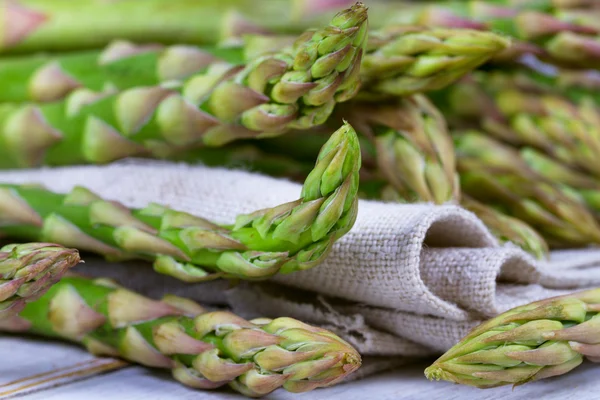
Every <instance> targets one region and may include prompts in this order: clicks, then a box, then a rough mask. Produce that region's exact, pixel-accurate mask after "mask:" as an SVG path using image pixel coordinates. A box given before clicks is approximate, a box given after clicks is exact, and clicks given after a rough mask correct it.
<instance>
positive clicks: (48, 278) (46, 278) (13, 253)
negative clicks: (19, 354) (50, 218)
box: [0, 243, 80, 320]
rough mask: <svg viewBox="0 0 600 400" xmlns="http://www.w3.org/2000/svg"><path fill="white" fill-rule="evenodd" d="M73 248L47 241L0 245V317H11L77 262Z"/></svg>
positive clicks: (76, 255) (1, 318)
mask: <svg viewBox="0 0 600 400" xmlns="http://www.w3.org/2000/svg"><path fill="white" fill-rule="evenodd" d="M79 261H80V259H79V253H78V252H77V250H74V249H66V248H64V247H62V246H58V245H55V244H49V243H26V244H10V245H6V246H3V247H1V248H0V320H4V319H6V318H9V317H12V316H14V315H16V314H18V313H19V312H21V310H22V309H23V308H24V307H25V304H26V303H28V302H30V301H34V300H36V299H37V298H39V297H40V296H41V295H43V294H44V293H45V292H46V291H47V290H48V288H49V287H50V286H52V285H54V284H55V283H56V282H58V280H59V279H60V278H61V277H62V276H63V274H64V273H65V272H67V270H68V269H69V268H71V267H73V266H74V265H76V264H77V263H79Z"/></svg>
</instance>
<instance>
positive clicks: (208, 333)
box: [0, 277, 361, 397]
mask: <svg viewBox="0 0 600 400" xmlns="http://www.w3.org/2000/svg"><path fill="white" fill-rule="evenodd" d="M0 329H1V330H5V331H6V330H9V331H17V332H31V333H34V334H38V335H43V336H50V337H58V338H63V339H67V340H70V341H74V342H79V343H81V344H83V345H84V346H85V347H86V348H87V349H88V351H90V352H91V353H93V354H96V355H110V356H118V357H122V358H124V359H126V360H129V361H132V362H136V363H139V364H142V365H145V366H148V367H154V368H167V369H171V371H172V374H173V377H174V378H175V379H176V380H178V381H179V382H181V383H183V384H184V385H188V386H191V387H193V388H197V389H214V388H218V387H221V386H224V385H228V386H229V387H230V388H232V389H234V390H236V391H238V392H240V393H242V394H244V395H246V396H251V397H259V396H264V395H267V394H269V393H271V392H272V391H274V390H276V389H278V388H280V387H282V388H284V389H285V390H288V391H290V392H295V393H299V392H307V391H310V390H313V389H316V388H319V387H325V386H331V385H334V384H335V383H337V382H339V381H341V380H343V379H344V378H345V377H346V376H348V375H349V374H351V373H352V372H354V371H355V370H356V369H358V368H359V367H360V364H361V358H360V355H359V354H358V353H357V352H356V350H355V349H354V348H352V346H350V345H349V344H348V343H346V342H345V341H343V340H342V339H340V338H339V337H337V336H336V335H334V334H333V333H331V332H329V331H326V330H325V329H320V328H317V327H313V326H310V325H307V324H305V323H303V322H300V321H297V320H294V319H291V318H277V319H273V320H272V319H268V318H259V319H254V320H251V321H246V320H244V319H242V318H240V317H238V316H236V315H234V314H232V313H231V312H228V311H213V312H208V311H206V310H205V309H204V308H203V307H201V306H200V305H199V304H196V303H194V302H193V301H191V300H188V299H183V298H179V297H175V296H165V297H164V298H163V299H162V300H161V301H155V300H151V299H149V298H146V297H143V296H141V295H139V294H137V293H135V292H132V291H129V290H127V289H125V288H123V287H120V286H118V285H116V284H115V283H114V282H112V281H109V280H108V279H96V280H91V279H86V278H82V277H66V278H64V279H63V280H61V281H60V282H59V283H58V284H56V285H55V286H54V287H53V288H51V289H50V290H49V291H48V293H46V294H45V295H44V296H43V297H42V298H40V299H39V300H37V301H35V302H32V303H29V304H28V305H27V306H26V307H25V309H24V310H23V311H22V312H21V314H20V316H18V317H14V318H12V319H10V320H8V321H2V322H1V323H0Z"/></svg>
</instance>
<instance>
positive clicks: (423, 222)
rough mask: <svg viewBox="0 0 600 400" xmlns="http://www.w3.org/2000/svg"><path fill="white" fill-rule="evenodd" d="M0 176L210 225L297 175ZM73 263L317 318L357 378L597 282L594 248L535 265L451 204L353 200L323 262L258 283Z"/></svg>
mask: <svg viewBox="0 0 600 400" xmlns="http://www.w3.org/2000/svg"><path fill="white" fill-rule="evenodd" d="M0 182H14V183H29V182H38V183H43V184H44V185H45V186H46V187H48V188H49V189H52V190H55V191H59V192H66V191H68V190H70V189H71V188H72V187H73V186H74V185H84V186H86V187H88V188H89V189H91V190H93V191H95V192H96V193H98V194H100V195H101V196H104V197H106V198H108V199H118V200H120V201H121V202H123V203H124V204H126V205H127V206H130V207H143V206H145V205H146V204H147V203H149V202H158V203H162V204H165V205H168V206H171V207H174V208H177V209H180V210H183V211H187V212H191V213H194V214H196V215H200V216H202V217H205V218H209V219H211V220H213V221H215V222H221V223H231V222H233V219H234V217H235V215H237V214H239V213H246V212H251V211H254V210H256V209H259V208H264V207H270V206H273V205H277V204H280V203H283V202H287V201H291V200H295V199H297V198H298V196H299V194H300V185H298V184H296V183H292V182H288V181H285V180H277V179H273V178H269V177H265V176H261V175H257V174H253V173H248V172H245V171H232V170H226V169H217V168H206V167H203V166H188V165H184V164H172V163H166V162H157V161H145V160H127V161H123V162H120V163H116V164H112V165H109V166H104V167H94V166H90V167H73V168H57V169H42V170H22V171H2V172H0ZM80 270H81V272H86V273H88V274H93V275H104V276H106V275H108V276H113V277H115V278H117V279H119V280H120V281H121V282H122V283H123V284H125V285H127V286H130V287H132V288H134V289H136V290H140V291H142V292H144V293H146V294H148V295H152V296H155V297H160V296H161V295H162V294H164V293H165V292H170V293H175V294H179V295H185V296H188V297H191V298H194V299H196V300H198V301H200V302H202V303H205V304H211V305H216V306H225V307H230V308H232V309H233V310H234V311H235V312H237V313H240V314H242V315H244V316H247V317H253V316H259V315H263V316H281V315H286V316H291V317H296V318H298V319H303V320H305V321H309V322H312V323H315V324H319V325H322V326H325V327H327V328H329V329H332V330H334V331H336V332H337V333H339V334H340V335H342V336H343V337H344V338H346V339H347V340H349V341H350V342H351V343H352V344H354V345H355V346H356V347H357V348H358V350H359V351H360V352H361V353H362V354H363V355H364V356H365V360H366V361H367V362H366V364H365V368H363V369H362V373H361V374H358V375H356V377H360V376H364V375H366V374H369V373H373V372H376V371H378V370H380V369H383V368H389V367H391V366H394V365H396V364H399V363H404V362H407V361H410V359H411V358H414V357H425V356H433V355H435V354H438V353H440V352H442V351H444V350H446V349H448V348H449V347H450V346H452V345H453V344H454V343H455V342H456V341H458V340H459V339H460V338H461V337H462V336H464V335H465V334H466V333H467V331H468V330H469V329H470V328H472V327H473V326H474V325H476V324H477V323H479V322H480V321H481V320H482V319H484V318H486V317H491V316H494V315H496V314H497V313H499V312H502V311H504V310H507V309H509V308H512V307H514V306H517V305H520V304H524V303H527V302H530V301H534V300H538V299H541V298H545V297H550V296H554V295H559V294H563V293H567V292H569V291H574V290H578V289H580V288H584V287H589V286H594V285H598V286H600V250H590V249H587V250H569V251H561V252H555V253H553V254H552V257H551V261H550V262H543V263H542V262H537V261H535V260H533V259H532V258H531V257H530V256H529V255H527V254H526V253H524V252H522V251H521V250H520V249H517V248H514V247H511V246H499V245H498V244H497V242H496V241H495V240H494V238H493V237H492V236H491V235H490V233H489V232H488V231H487V229H486V228H485V227H484V225H483V224H482V223H481V222H480V221H479V220H478V219H477V218H476V217H475V216H474V215H473V214H471V213H469V212H467V211H465V210H463V209H461V208H459V207H456V206H433V205H427V204H413V205H401V204H384V203H379V202H373V201H361V203H360V206H359V215H358V219H357V221H356V224H355V226H354V228H353V229H352V230H351V232H350V233H348V234H347V235H346V236H345V237H344V238H342V239H341V240H340V241H339V242H338V243H337V244H336V245H335V247H334V250H333V251H332V253H331V254H330V256H329V257H328V259H327V260H326V262H325V263H324V264H322V265H321V266H319V267H317V268H314V269H312V270H309V271H303V272H299V273H295V274H291V275H286V276H280V277H277V278H275V279H274V280H272V281H269V282H265V283H258V284H248V283H241V284H238V285H236V286H231V285H230V284H229V283H228V282H226V281H216V282H209V283H205V284H196V285H189V284H185V283H182V282H179V281H177V280H175V279H172V278H169V277H165V276H160V275H157V274H155V273H153V272H152V270H151V269H150V268H149V266H148V265H147V264H145V263H128V264H110V263H106V262H103V261H99V260H97V259H94V258H88V262H87V263H86V264H85V265H84V266H83V267H80Z"/></svg>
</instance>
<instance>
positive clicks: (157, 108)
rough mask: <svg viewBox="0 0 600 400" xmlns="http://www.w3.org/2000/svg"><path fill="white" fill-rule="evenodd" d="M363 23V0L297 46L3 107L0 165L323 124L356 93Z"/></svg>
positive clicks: (143, 150) (105, 157)
mask: <svg viewBox="0 0 600 400" xmlns="http://www.w3.org/2000/svg"><path fill="white" fill-rule="evenodd" d="M367 25H368V24H367V9H366V7H364V6H363V5H362V4H361V3H357V4H356V5H355V6H353V7H352V8H350V9H347V10H344V11H342V12H340V13H339V14H337V15H336V16H335V17H334V18H333V19H332V20H331V23H330V25H329V26H327V27H325V28H323V29H320V30H311V31H309V32H308V33H307V34H304V35H302V36H301V37H300V38H299V39H298V40H297V41H296V42H295V43H294V45H293V46H292V47H291V48H289V49H284V50H282V51H280V52H276V53H272V54H269V55H264V56H260V57H258V58H256V59H253V60H251V61H249V62H248V63H247V64H246V65H245V66H232V65H231V64H228V63H223V62H215V63H211V64H210V65H209V66H208V67H207V68H206V69H205V70H204V71H203V72H201V73H197V74H193V75H192V76H191V77H190V78H188V79H187V80H186V81H185V82H180V81H177V82H174V83H173V84H172V85H161V86H139V87H134V88H131V89H128V90H124V91H122V92H119V93H116V94H110V93H108V94H107V93H92V92H90V91H89V90H87V89H81V90H76V91H75V92H73V93H71V94H70V95H69V96H68V98H67V99H66V100H64V101H61V102H57V103H52V104H45V105H39V106H38V105H35V104H31V105H17V106H15V105H7V104H5V105H2V108H1V109H0V166H2V167H27V166H36V165H39V164H41V163H46V164H50V165H65V164H73V163H86V162H87V163H90V162H91V163H105V162H110V161H112V160H115V159H119V158H123V157H127V156H132V155H149V154H150V155H152V154H154V155H157V154H161V153H162V152H164V151H165V149H166V150H167V151H168V150H170V149H172V148H173V147H183V148H188V147H190V146H200V145H207V146H221V145H224V144H226V143H228V142H231V141H234V140H237V139H242V138H262V137H268V136H276V135H280V134H282V133H285V132H286V131H287V130H290V129H294V128H298V129H306V128H309V127H312V126H317V125H321V124H323V123H324V122H325V120H326V119H327V118H328V116H329V115H330V114H331V112H332V111H333V107H334V106H335V104H336V103H338V102H342V101H346V100H348V99H350V98H351V97H353V96H354V95H355V93H356V92H357V91H358V88H359V80H360V79H359V67H360V60H361V57H362V52H363V47H364V44H365V42H366V36H367V28H368V26H367Z"/></svg>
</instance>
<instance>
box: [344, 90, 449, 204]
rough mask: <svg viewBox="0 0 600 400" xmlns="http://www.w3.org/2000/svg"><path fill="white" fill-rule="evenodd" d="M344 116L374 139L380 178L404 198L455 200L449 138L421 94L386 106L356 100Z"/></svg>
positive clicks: (405, 199) (425, 200) (434, 200)
mask: <svg viewBox="0 0 600 400" xmlns="http://www.w3.org/2000/svg"><path fill="white" fill-rule="evenodd" d="M345 114H346V115H347V116H348V118H349V120H350V121H352V122H353V124H354V126H355V127H356V128H357V129H358V131H359V132H360V133H361V134H363V135H365V136H367V137H369V138H371V140H372V141H373V142H374V143H375V148H376V160H377V166H378V168H379V171H380V172H381V175H382V178H383V179H385V180H386V181H387V182H388V183H389V185H390V186H391V187H392V188H393V189H394V191H395V192H396V193H397V194H398V196H400V197H401V198H402V199H403V201H408V202H415V201H424V202H433V203H437V204H442V203H446V202H449V201H458V198H459V185H458V176H457V173H456V165H455V164H456V163H455V158H454V147H453V143H452V139H451V138H450V135H449V133H448V129H447V126H446V121H445V120H444V117H443V115H442V114H441V113H440V112H439V111H438V110H437V109H436V108H435V106H433V104H431V102H430V101H429V100H428V99H427V98H426V97H425V96H423V95H414V96H411V97H407V98H404V99H401V100H397V101H395V102H393V103H390V104H365V103H355V104H352V106H350V108H349V109H348V110H346V111H345Z"/></svg>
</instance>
